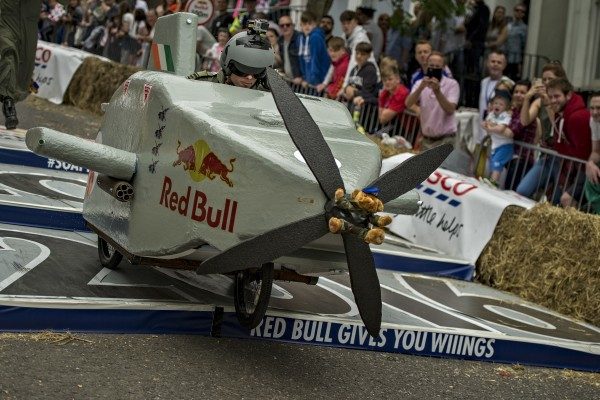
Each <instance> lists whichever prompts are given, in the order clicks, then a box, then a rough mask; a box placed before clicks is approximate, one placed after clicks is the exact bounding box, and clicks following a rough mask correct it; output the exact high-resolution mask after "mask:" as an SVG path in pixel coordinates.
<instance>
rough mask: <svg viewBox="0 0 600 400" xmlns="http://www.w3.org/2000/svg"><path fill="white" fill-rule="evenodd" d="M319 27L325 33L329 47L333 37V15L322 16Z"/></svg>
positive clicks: (326, 43)
mask: <svg viewBox="0 0 600 400" xmlns="http://www.w3.org/2000/svg"><path fill="white" fill-rule="evenodd" d="M319 27H320V28H321V29H322V30H323V33H324V34H325V45H327V47H329V41H330V40H331V38H332V37H333V17H332V16H331V15H324V16H323V18H321V23H320V24H319Z"/></svg>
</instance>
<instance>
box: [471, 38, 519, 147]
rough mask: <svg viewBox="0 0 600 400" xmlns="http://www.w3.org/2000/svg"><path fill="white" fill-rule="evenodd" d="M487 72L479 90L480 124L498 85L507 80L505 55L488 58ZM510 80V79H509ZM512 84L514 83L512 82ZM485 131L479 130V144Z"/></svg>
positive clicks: (499, 53) (493, 55)
mask: <svg viewBox="0 0 600 400" xmlns="http://www.w3.org/2000/svg"><path fill="white" fill-rule="evenodd" d="M486 65H487V70H488V74H489V76H487V77H485V78H483V80H482V81H481V88H480V90H479V121H480V123H481V122H483V121H484V120H485V117H486V114H487V108H488V105H489V104H490V100H491V99H492V97H494V91H495V90H496V85H497V84H498V83H499V82H500V80H501V79H502V78H505V77H504V76H503V75H502V73H503V72H504V69H505V68H506V57H505V55H504V53H502V52H501V51H499V50H494V51H492V52H491V53H490V54H489V55H488V57H487V63H486ZM507 79H508V78H507ZM511 83H512V81H511ZM485 134H486V133H485V131H484V129H483V128H482V127H480V129H479V137H478V140H477V142H479V143H481V141H482V139H483V137H484V136H485Z"/></svg>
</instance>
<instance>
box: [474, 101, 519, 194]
mask: <svg viewBox="0 0 600 400" xmlns="http://www.w3.org/2000/svg"><path fill="white" fill-rule="evenodd" d="M510 103H511V96H510V92H508V91H505V90H496V92H495V94H494V97H493V98H492V100H491V101H490V109H489V112H488V115H487V117H486V118H485V121H483V122H482V123H481V126H482V127H483V129H485V131H486V132H487V133H488V135H490V137H491V139H492V155H491V158H490V171H491V173H490V181H491V183H492V184H493V185H494V186H496V187H497V186H498V181H499V179H500V174H501V173H502V171H503V170H504V168H505V167H506V165H507V164H508V163H509V162H510V160H512V157H513V154H514V149H513V132H512V130H511V129H510V128H509V125H510V121H511V116H510V114H509V113H508V110H509V108H510Z"/></svg>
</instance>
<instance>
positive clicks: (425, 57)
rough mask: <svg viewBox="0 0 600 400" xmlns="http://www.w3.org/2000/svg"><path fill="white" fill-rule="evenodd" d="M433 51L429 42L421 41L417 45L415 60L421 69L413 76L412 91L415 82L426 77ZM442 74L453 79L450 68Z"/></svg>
mask: <svg viewBox="0 0 600 400" xmlns="http://www.w3.org/2000/svg"><path fill="white" fill-rule="evenodd" d="M432 50H433V49H432V47H431V43H429V41H428V40H419V41H418V42H417V45H416V46H415V60H417V62H418V63H419V68H418V69H417V70H416V71H415V72H413V74H412V75H411V77H410V87H411V89H412V87H413V86H414V84H415V82H417V81H419V80H421V79H423V77H425V71H427V65H428V62H429V56H430V55H431V52H432ZM442 74H443V75H444V76H448V77H452V74H451V73H450V70H449V69H448V66H445V67H444V70H443V71H442Z"/></svg>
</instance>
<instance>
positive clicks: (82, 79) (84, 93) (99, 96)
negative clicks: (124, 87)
mask: <svg viewBox="0 0 600 400" xmlns="http://www.w3.org/2000/svg"><path fill="white" fill-rule="evenodd" d="M140 70H141V68H138V67H133V66H131V65H123V64H119V63H116V62H112V61H103V60H101V59H99V58H96V57H88V58H86V59H85V60H84V61H83V63H82V64H81V65H80V66H79V68H78V69H77V71H75V74H74V75H73V79H72V80H71V83H70V84H69V87H68V88H67V92H66V93H65V96H64V98H63V101H64V103H65V104H72V105H74V106H76V107H79V108H82V109H84V110H89V111H92V112H95V113H97V114H101V113H102V111H101V110H100V105H101V104H102V103H107V102H108V101H109V100H110V98H111V97H112V95H113V93H114V91H115V90H117V88H118V87H119V86H120V85H121V84H122V83H123V82H124V81H125V80H126V79H127V78H129V76H130V75H131V74H133V73H135V72H137V71H140Z"/></svg>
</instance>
